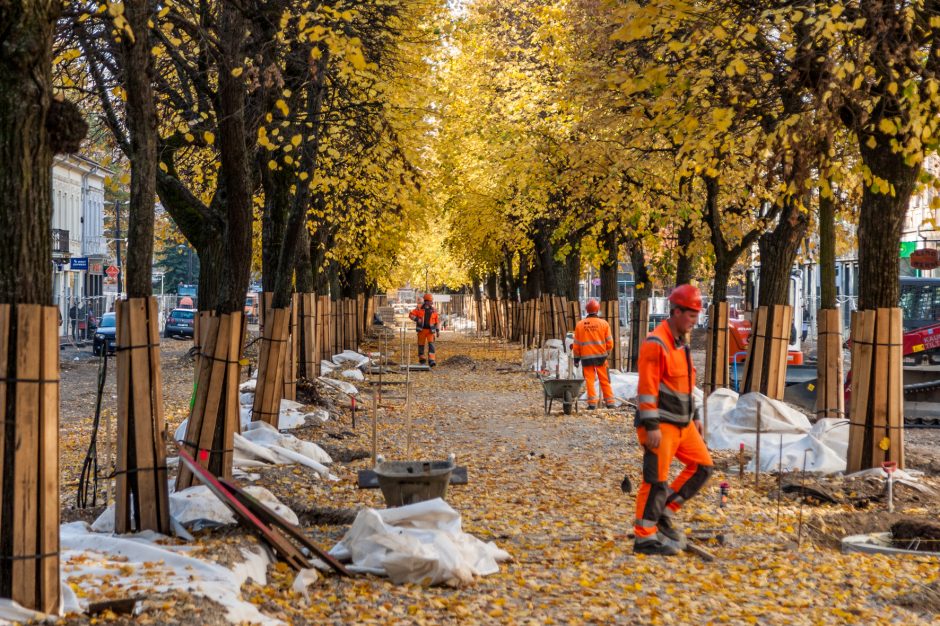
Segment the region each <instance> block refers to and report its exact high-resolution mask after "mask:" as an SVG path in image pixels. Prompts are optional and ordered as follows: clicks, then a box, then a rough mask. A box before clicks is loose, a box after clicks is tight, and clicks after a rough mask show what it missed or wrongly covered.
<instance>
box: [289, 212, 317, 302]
mask: <svg viewBox="0 0 940 626" xmlns="http://www.w3.org/2000/svg"><path fill="white" fill-rule="evenodd" d="M294 280H295V281H296V285H297V292H298V293H313V292H314V291H315V290H316V287H317V286H316V281H315V280H314V277H313V263H312V261H311V259H310V231H308V230H307V228H306V227H304V228H302V229H301V232H300V241H298V242H297V258H296V259H295V261H294Z"/></svg>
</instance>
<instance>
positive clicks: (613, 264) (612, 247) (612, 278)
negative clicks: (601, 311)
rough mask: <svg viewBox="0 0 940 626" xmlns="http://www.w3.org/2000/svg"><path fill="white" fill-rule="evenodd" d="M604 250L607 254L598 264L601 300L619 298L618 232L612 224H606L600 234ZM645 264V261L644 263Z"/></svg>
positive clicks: (606, 300)
mask: <svg viewBox="0 0 940 626" xmlns="http://www.w3.org/2000/svg"><path fill="white" fill-rule="evenodd" d="M601 241H602V243H603V246H604V251H605V252H606V253H607V255H606V256H605V257H604V261H603V262H602V263H601V266H600V268H599V269H600V275H601V301H603V302H608V301H611V300H619V298H620V292H619V289H618V285H617V270H618V268H619V265H620V234H619V232H618V231H617V228H616V227H614V225H608V226H607V230H606V231H605V232H604V234H603V235H602V236H601ZM644 265H645V263H644Z"/></svg>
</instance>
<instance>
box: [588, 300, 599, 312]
mask: <svg viewBox="0 0 940 626" xmlns="http://www.w3.org/2000/svg"><path fill="white" fill-rule="evenodd" d="M584 309H585V310H586V311H587V312H588V313H597V312H598V311H600V310H601V305H599V304H598V303H597V300H595V299H594V298H591V299H590V300H588V301H587V304H585V305H584Z"/></svg>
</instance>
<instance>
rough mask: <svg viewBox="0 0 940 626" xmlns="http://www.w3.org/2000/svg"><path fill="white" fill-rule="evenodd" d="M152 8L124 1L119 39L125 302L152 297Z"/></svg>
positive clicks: (154, 177)
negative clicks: (126, 187) (126, 173)
mask: <svg viewBox="0 0 940 626" xmlns="http://www.w3.org/2000/svg"><path fill="white" fill-rule="evenodd" d="M150 8H151V2H150V1H149V0H126V1H125V3H124V16H125V17H126V18H127V22H128V24H129V25H130V27H131V30H132V31H133V33H134V36H133V37H130V36H125V37H123V38H122V39H121V52H122V54H123V56H124V62H123V64H122V65H123V69H124V75H123V77H122V78H123V82H124V89H125V91H126V93H127V103H126V106H125V111H126V119H127V130H128V135H129V137H130V147H131V153H130V154H129V155H128V158H129V159H130V162H131V193H130V206H129V214H130V219H129V226H128V230H127V273H126V275H125V281H126V282H125V284H126V290H127V297H128V298H146V297H148V296H150V295H151V294H152V293H153V220H154V217H153V213H154V212H153V206H154V200H155V199H156V194H157V191H156V187H157V107H156V100H155V99H154V94H153V88H152V81H153V63H152V62H151V59H150V48H151V46H150V27H149V26H148V21H149V20H150V18H151V10H150Z"/></svg>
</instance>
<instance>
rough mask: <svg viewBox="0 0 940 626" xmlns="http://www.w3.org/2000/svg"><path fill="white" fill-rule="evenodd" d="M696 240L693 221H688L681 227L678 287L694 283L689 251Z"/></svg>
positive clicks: (677, 257) (677, 265) (678, 251)
mask: <svg viewBox="0 0 940 626" xmlns="http://www.w3.org/2000/svg"><path fill="white" fill-rule="evenodd" d="M694 238H695V231H694V230H693V229H692V220H690V219H686V220H685V221H683V222H682V225H681V226H680V227H679V233H678V247H677V249H676V286H677V287H678V286H679V285H685V284H686V283H689V282H692V260H693V258H692V252H691V250H690V249H689V248H690V247H691V246H692V242H693V241H694Z"/></svg>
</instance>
